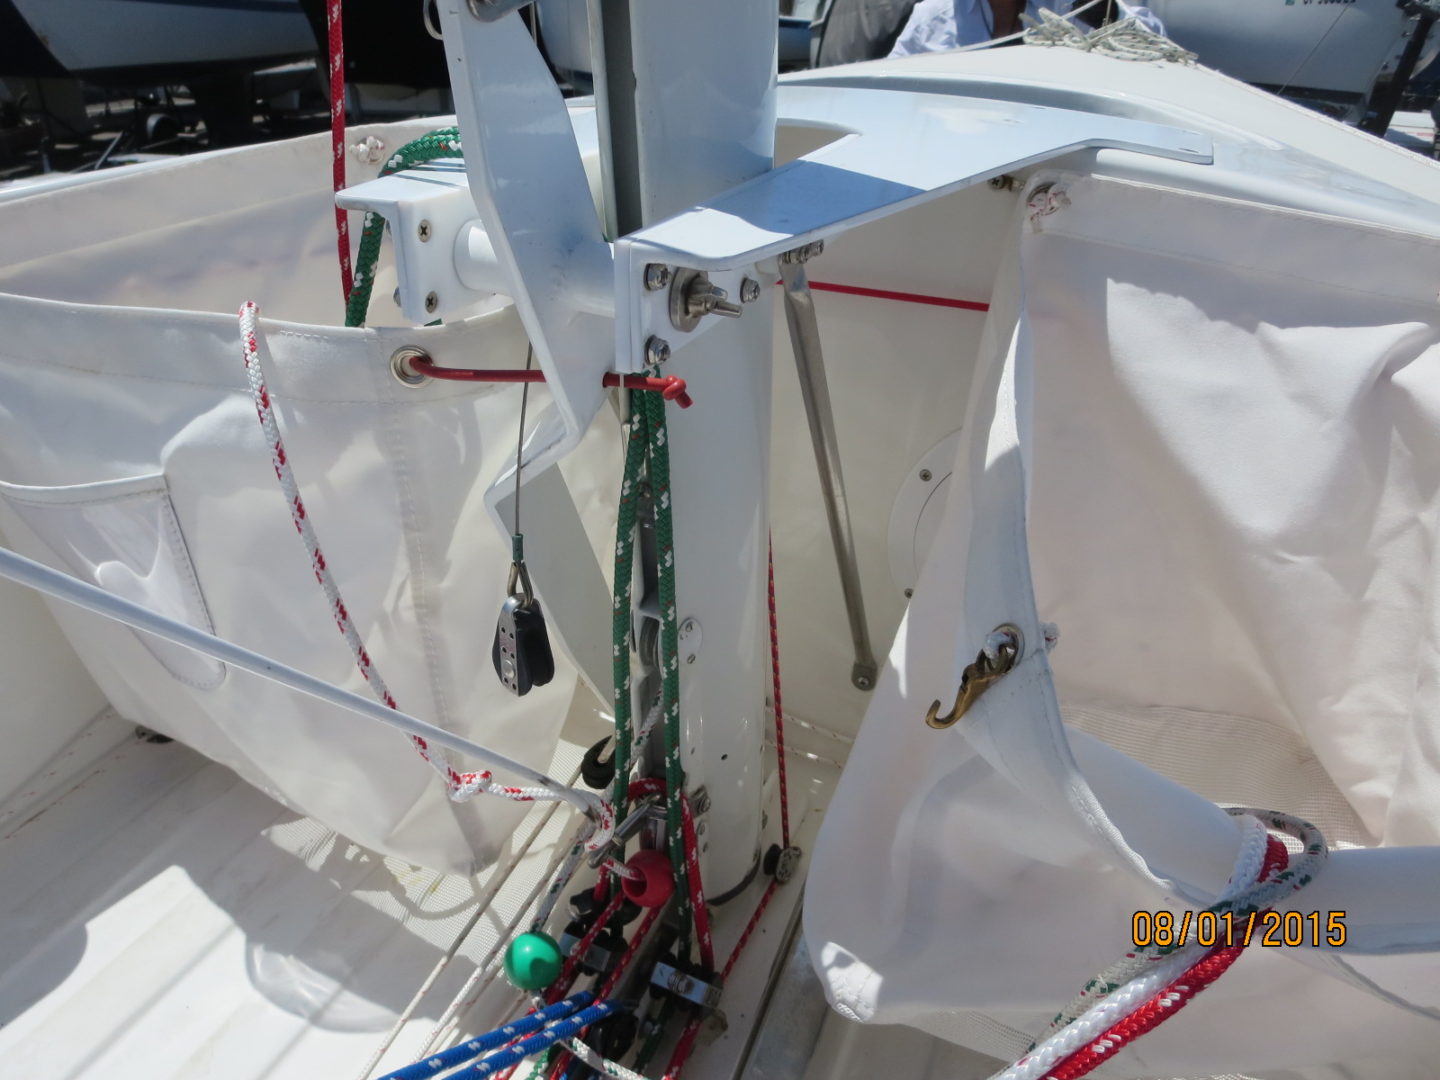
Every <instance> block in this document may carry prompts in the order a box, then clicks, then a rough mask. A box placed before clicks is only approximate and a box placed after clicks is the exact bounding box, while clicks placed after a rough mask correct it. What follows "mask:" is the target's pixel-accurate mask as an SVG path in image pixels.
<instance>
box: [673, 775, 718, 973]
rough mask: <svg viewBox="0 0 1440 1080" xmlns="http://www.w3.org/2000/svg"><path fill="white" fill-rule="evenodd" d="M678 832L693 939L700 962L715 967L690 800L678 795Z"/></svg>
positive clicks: (698, 844)
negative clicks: (683, 853) (693, 925)
mask: <svg viewBox="0 0 1440 1080" xmlns="http://www.w3.org/2000/svg"><path fill="white" fill-rule="evenodd" d="M680 834H681V836H682V837H683V838H684V841H685V877H686V880H687V881H688V883H689V886H690V907H691V909H692V910H693V912H694V917H695V940H696V942H697V943H698V944H699V946H700V963H701V964H702V965H703V966H704V967H705V968H707V969H713V968H714V967H715V944H714V942H713V941H712V940H711V938H710V909H709V908H707V907H706V906H705V889H704V886H702V885H701V883H700V843H699V839H698V837H697V836H696V834H695V818H694V817H693V816H692V815H691V813H690V800H689V799H687V798H686V797H685V796H684V795H683V794H682V795H681V796H680Z"/></svg>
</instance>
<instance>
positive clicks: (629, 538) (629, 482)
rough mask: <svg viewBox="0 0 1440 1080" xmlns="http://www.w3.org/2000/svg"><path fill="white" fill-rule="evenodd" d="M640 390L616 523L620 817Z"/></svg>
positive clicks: (634, 399)
mask: <svg viewBox="0 0 1440 1080" xmlns="http://www.w3.org/2000/svg"><path fill="white" fill-rule="evenodd" d="M640 397H641V392H640V391H638V390H632V391H630V416H631V421H630V439H629V442H628V445H627V446H626V448H625V476H624V479H623V480H622V481H621V483H620V510H619V515H618V521H617V522H616V526H615V611H614V622H613V628H612V629H613V633H614V649H613V652H614V673H615V754H614V758H615V792H614V795H613V796H612V798H613V800H614V803H615V813H616V815H617V820H620V819H623V818H624V817H625V815H626V813H627V812H628V810H629V805H630V744H631V741H632V740H633V739H634V734H633V725H632V718H631V713H630V595H631V589H632V588H633V582H634V561H635V511H636V509H637V504H638V501H639V497H640V472H641V469H642V467H643V466H644V464H645V442H646V435H647V433H648V432H647V428H646V424H645V414H644V411H643V409H642V407H641V404H640V400H639V399H640Z"/></svg>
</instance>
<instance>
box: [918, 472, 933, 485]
mask: <svg viewBox="0 0 1440 1080" xmlns="http://www.w3.org/2000/svg"><path fill="white" fill-rule="evenodd" d="M933 475H934V473H932V472H931V471H930V470H929V469H921V470H920V479H921V480H923V481H924V482H925V483H927V484H928V483H929V482H930V477H931V476H933Z"/></svg>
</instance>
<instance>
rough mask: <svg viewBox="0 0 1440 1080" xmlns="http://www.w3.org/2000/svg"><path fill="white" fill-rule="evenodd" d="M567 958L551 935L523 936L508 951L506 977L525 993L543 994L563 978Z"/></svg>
mask: <svg viewBox="0 0 1440 1080" xmlns="http://www.w3.org/2000/svg"><path fill="white" fill-rule="evenodd" d="M564 966H565V958H564V957H563V956H561V955H560V946H559V945H557V944H555V939H554V938H552V937H551V936H550V935H549V934H539V933H535V934H521V935H519V936H518V937H517V938H515V940H514V941H512V942H510V947H509V948H508V949H506V950H505V977H506V978H507V979H509V980H510V981H511V982H512V983H513V984H514V985H515V986H516V987H518V988H519V989H521V990H543V989H545V987H547V986H549V985H550V984H551V983H553V982H554V981H555V980H556V979H558V978H559V977H560V969H561V968H562V967H564Z"/></svg>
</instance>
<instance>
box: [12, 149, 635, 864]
mask: <svg viewBox="0 0 1440 1080" xmlns="http://www.w3.org/2000/svg"><path fill="white" fill-rule="evenodd" d="M429 126H430V125H428V124H427V125H425V128H428V127H429ZM421 130H424V129H422V128H419V127H417V126H416V125H413V124H412V125H409V126H401V125H387V126H381V127H373V128H366V129H361V130H359V131H358V132H355V133H353V134H354V135H355V137H356V138H360V139H362V140H363V138H364V136H365V135H367V134H373V135H376V136H377V137H379V138H381V139H382V141H383V142H384V143H385V144H386V145H388V146H391V147H394V146H398V145H400V144H402V143H404V142H405V141H407V140H408V139H409V138H412V137H413V136H414V135H416V134H419V133H420V131H421ZM365 168H367V169H368V171H369V172H370V173H371V174H372V175H373V172H374V170H375V168H378V166H374V165H371V166H366V167H365ZM353 169H354V166H353V165H352V170H353ZM328 177H329V151H328V142H327V141H326V137H325V136H315V137H313V138H306V139H300V140H294V141H291V142H282V143H273V144H269V145H266V146H262V147H247V148H245V149H244V150H242V151H236V152H232V153H228V154H218V155H205V156H203V157H197V158H192V159H182V160H179V161H176V162H173V163H170V164H167V165H164V166H162V167H142V168H141V169H139V170H126V171H125V172H124V173H121V174H116V175H115V176H114V177H113V178H104V179H97V180H95V181H94V182H92V183H88V184H85V185H82V186H79V187H66V188H61V189H59V190H53V191H37V193H34V194H27V193H25V192H21V193H20V194H19V195H18V196H15V197H13V198H9V199H6V200H3V201H0V237H4V241H3V244H0V328H3V330H0V531H3V533H4V535H5V538H6V540H7V541H8V542H9V544H10V545H12V546H14V547H15V548H16V549H18V550H20V551H21V552H23V553H24V554H26V555H29V556H31V557H33V558H36V559H39V560H41V561H43V562H46V563H48V564H49V565H51V566H54V567H56V568H57V569H61V570H64V571H65V572H67V573H71V574H74V575H76V576H78V577H80V578H82V579H84V580H86V581H89V582H90V583H92V584H96V585H100V586H102V587H104V588H106V589H109V590H111V591H113V592H115V593H117V594H119V595H121V596H124V597H126V598H127V599H130V600H134V601H137V602H139V603H142V604H145V605H146V606H149V607H152V608H154V609H156V610H158V611H160V612H162V613H164V614H167V615H170V616H172V617H174V618H177V619H181V620H183V621H185V622H188V623H190V624H191V625H193V626H197V627H199V628H201V629H204V630H207V631H211V632H213V633H215V634H218V635H219V636H221V637H223V638H227V639H229V640H231V641H234V642H236V643H238V644H240V645H243V646H245V647H247V648H250V649H253V650H256V651H258V652H261V653H263V654H266V655H269V656H273V657H275V658H276V659H278V660H281V661H282V662H284V663H287V664H289V665H291V666H293V667H298V668H300V669H301V670H304V671H307V672H309V673H311V674H313V675H316V676H319V677H321V678H324V679H327V680H329V681H332V682H335V683H339V684H341V685H343V686H345V687H347V688H348V689H351V690H354V691H356V692H358V693H362V694H368V693H369V690H368V688H367V686H366V682H365V680H364V679H363V678H362V677H361V675H360V674H359V672H358V671H357V669H356V666H355V662H354V660H353V659H352V657H351V654H350V651H349V649H348V647H347V645H346V643H345V641H344V640H343V639H342V638H341V636H340V634H339V633H337V632H336V627H335V620H334V618H333V616H332V614H331V611H330V609H329V604H328V602H327V600H326V598H325V596H324V594H323V593H322V592H321V589H320V587H319V586H318V585H317V583H316V579H315V574H314V572H313V570H312V567H311V560H310V556H309V554H308V553H307V552H306V549H305V547H304V545H303V544H302V543H301V542H300V540H299V539H298V538H297V536H296V529H295V526H294V525H293V524H292V521H291V513H290V509H289V507H288V505H287V500H286V498H285V496H284V495H283V494H282V492H281V489H280V486H279V484H278V483H277V482H276V476H275V472H274V468H273V466H272V462H271V451H270V447H269V444H268V441H267V440H266V438H265V436H264V435H263V433H262V431H261V428H260V425H259V424H258V423H257V420H256V414H255V407H254V404H253V403H252V400H251V397H250V393H249V389H248V387H247V382H246V373H245V367H244V364H243V361H242V356H241V349H240V336H239V329H238V324H237V319H236V315H235V312H236V311H237V309H238V308H239V305H240V304H241V303H242V302H243V301H245V300H254V301H257V302H258V303H259V304H260V306H261V310H262V313H263V315H264V316H266V318H264V319H263V320H262V322H261V326H260V338H261V362H262V364H263V367H264V372H265V377H266V380H267V382H268V385H269V389H270V392H271V397H272V402H273V406H274V410H275V413H276V415H277V417H278V421H279V425H280V428H281V431H282V434H283V436H284V439H285V442H286V448H287V450H288V453H289V458H290V464H291V465H292V467H293V469H294V471H295V474H296V477H297V479H298V481H299V486H300V491H301V494H302V496H303V499H304V502H305V505H306V508H307V510H308V513H309V516H310V519H311V521H312V524H313V525H314V527H315V529H316V531H317V533H318V537H319V540H320V543H321V545H322V547H323V550H324V554H325V557H326V561H327V564H328V566H329V569H330V571H331V573H332V574H333V575H334V576H335V578H336V579H337V582H338V584H339V587H340V592H341V594H342V596H343V597H344V600H345V602H346V604H347V605H348V608H349V612H350V614H351V616H352V618H353V620H354V622H355V624H356V626H357V628H358V629H359V631H360V634H361V636H362V637H363V639H364V641H365V644H366V646H367V647H368V651H369V653H370V655H371V656H372V657H373V659H374V662H375V664H376V665H377V666H378V667H379V669H380V670H381V672H382V673H383V675H384V678H385V680H386V682H387V683H388V684H389V687H390V689H391V690H392V692H393V694H394V696H395V698H396V699H397V701H398V704H399V706H400V708H402V709H404V710H405V711H407V712H410V713H412V714H413V715H415V716H417V717H419V718H421V719H424V720H428V721H430V722H432V723H436V724H439V725H441V726H442V727H445V728H447V729H449V730H451V731H454V732H456V733H458V734H461V735H465V736H467V737H469V738H471V739H474V740H476V741H479V742H481V743H484V744H486V745H488V746H490V747H492V748H494V749H495V750H497V751H499V752H501V753H504V754H507V755H509V756H511V757H513V758H516V759H519V760H521V761H524V762H525V763H527V764H529V765H530V766H532V767H534V768H538V769H545V768H546V767H547V766H548V765H549V764H550V761H551V756H552V754H553V752H554V750H555V746H556V742H557V740H558V738H559V732H560V728H561V725H562V723H563V722H564V720H565V718H566V715H567V712H568V710H569V709H570V708H571V704H572V700H573V699H575V695H576V691H577V676H576V671H575V668H574V666H573V665H572V664H571V663H569V662H568V661H567V659H566V658H565V656H563V655H560V656H557V666H558V672H557V674H556V676H555V679H554V681H553V682H551V683H550V684H549V685H547V686H545V687H543V688H537V689H535V690H533V691H532V692H531V693H530V694H529V695H528V696H526V697H525V698H523V699H517V698H515V697H513V696H511V695H510V694H509V693H508V692H506V691H505V690H504V689H503V688H502V687H501V685H500V683H499V681H498V679H497V678H496V676H495V674H494V672H493V670H492V668H491V659H490V647H491V640H492V637H493V635H494V633H495V622H496V617H497V615H498V613H499V611H500V607H501V604H502V602H503V600H504V595H505V588H506V578H507V571H508V569H509V565H510V554H511V553H510V544H509V540H508V538H507V537H506V536H504V535H503V534H502V532H501V531H500V530H498V529H497V528H496V526H495V523H494V521H493V520H492V517H491V513H490V511H489V510H487V506H486V490H487V488H488V487H489V485H490V484H491V483H492V482H493V481H495V479H496V478H497V477H499V476H501V475H503V474H504V473H505V471H506V470H507V469H508V468H509V467H510V464H511V462H513V459H514V456H515V453H516V438H517V434H518V432H517V424H518V414H519V404H520V392H519V388H518V387H506V388H500V387H496V386H489V385H484V384H478V385H477V384H462V383H441V382H436V383H431V384H429V385H425V386H420V387H410V386H405V385H402V384H401V383H400V382H399V381H398V380H397V379H396V378H394V376H393V375H392V373H391V367H390V358H391V355H392V353H393V352H394V351H395V350H396V349H398V348H400V347H401V346H415V347H419V348H421V349H423V350H425V351H426V352H428V353H429V354H430V355H431V356H432V357H433V358H434V359H435V361H436V362H437V363H440V364H448V365H449V366H453V367H466V366H476V365H488V366H493V367H523V366H524V363H525V356H526V341H525V336H524V333H523V330H522V329H521V327H520V325H519V321H518V319H517V318H515V317H514V315H513V312H511V311H509V310H499V311H496V312H494V313H492V314H490V315H485V316H480V317H477V318H473V319H469V320H466V321H464V322H460V323H456V324H454V325H447V326H433V327H423V328H398V327H392V328H377V329H343V328H340V327H338V326H337V325H336V324H337V323H339V322H340V321H341V318H342V302H341V298H340V290H339V285H338V274H337V273H336V268H335V261H334V231H333V230H334V226H333V216H332V214H331V211H330V197H331V196H330V193H329V191H328V189H327V180H328ZM362 178H363V177H361V176H355V177H352V179H355V180H357V181H358V180H359V179H362ZM356 231H357V232H358V226H357V228H356ZM391 285H393V271H392V272H391V278H390V281H389V282H388V283H387V282H386V281H385V280H384V279H383V278H382V281H381V285H380V286H379V287H377V289H376V301H375V304H374V307H375V309H376V312H377V314H380V315H383V314H385V312H386V311H387V310H390V311H393V309H391V308H390V301H389V289H390V286H391ZM546 404H547V395H546V394H545V391H544V389H543V388H539V389H537V390H535V391H533V397H532V400H531V406H532V408H531V414H530V415H531V417H532V418H533V417H535V416H536V415H537V413H538V412H540V411H541V409H543V407H544V406H545V405H546ZM609 462H610V459H609V458H608V457H605V456H603V455H602V458H601V460H600V462H599V465H600V469H601V471H602V472H603V473H608V472H610V471H613V470H610V469H609V468H608V465H609ZM557 484H558V487H557ZM531 488H535V489H536V490H535V491H534V492H533V493H532V492H531V491H530V489H531ZM527 495H528V505H529V507H530V510H528V511H526V512H527V513H528V514H529V515H530V518H531V520H537V519H539V518H540V517H542V516H544V515H547V514H548V515H549V516H550V518H551V520H554V521H561V524H564V522H566V521H568V522H569V525H570V526H571V527H572V533H573V532H574V530H576V529H578V524H579V517H578V515H577V512H576V510H575V508H574V506H573V503H572V502H571V501H570V498H569V495H568V494H567V493H566V487H565V485H564V484H563V483H559V482H558V473H554V472H553V471H552V473H550V474H544V475H542V476H538V477H535V478H533V479H529V478H527ZM607 503H609V504H610V505H612V506H613V503H610V502H609V499H607V498H600V499H595V500H593V501H592V504H591V506H590V507H589V510H588V511H587V512H593V513H592V514H591V516H595V517H598V518H599V519H601V523H600V524H599V525H597V528H598V529H599V531H601V532H603V531H604V523H603V519H604V517H605V513H606V509H605V508H606V504H607ZM562 504H563V507H566V508H568V510H567V511H566V512H567V513H568V515H569V516H568V518H563V520H562V517H563V515H559V516H557V515H556V514H555V513H554V511H555V509H556V507H557V506H562ZM611 512H612V513H613V511H611ZM609 520H611V521H612V522H613V518H611V519H609ZM612 529H613V525H612ZM551 531H552V532H553V531H554V530H551ZM561 531H563V530H561ZM579 535H581V536H583V535H584V534H583V532H581V533H580V534H579ZM541 539H543V538H541V537H537V538H536V545H535V547H536V550H537V551H538V550H540V549H541V548H542V545H541V543H540V540H541ZM611 539H612V540H613V533H612V537H611ZM567 561H568V562H569V563H571V564H574V565H575V566H576V567H582V564H585V563H586V562H587V561H588V568H589V571H590V572H591V573H592V574H593V576H594V580H595V582H596V583H598V585H597V587H598V588H599V589H600V600H601V604H602V605H604V606H602V608H601V610H599V611H598V612H597V613H596V614H597V615H598V617H599V624H600V625H601V626H602V627H608V625H609V614H608V604H606V603H605V596H604V590H603V580H602V578H601V576H600V572H599V569H598V567H597V566H596V565H595V563H594V553H593V548H591V547H590V546H589V545H588V544H587V545H586V546H585V547H584V549H583V550H578V551H573V552H570V553H568V554H567ZM532 567H533V564H532ZM577 572H578V570H577ZM555 581H556V575H554V574H550V575H546V574H537V576H536V586H537V589H538V590H539V592H540V595H541V599H542V602H543V601H545V598H546V590H547V588H549V587H550V586H552V585H554V584H555ZM53 610H54V613H55V615H56V617H57V618H58V619H59V621H60V624H61V626H62V628H63V629H64V630H65V632H66V634H67V635H68V637H69V639H70V641H71V642H72V644H73V645H74V646H75V649H76V651H77V652H78V654H79V656H80V657H81V659H82V660H83V661H84V663H85V664H86V666H87V667H88V668H89V670H90V672H91V673H92V674H93V675H94V677H95V679H96V681H97V682H98V683H99V685H100V687H101V688H102V689H103V690H104V692H105V693H106V695H107V696H108V697H109V699H110V701H111V703H112V704H113V705H114V706H115V708H116V709H117V710H119V712H120V713H121V714H122V715H124V716H125V717H127V718H129V719H131V720H134V721H136V722H138V723H142V724H145V725H147V726H149V727H152V728H154V729H155V730H157V731H160V732H163V733H165V734H167V735H171V736H174V737H176V738H178V739H180V740H182V741H184V742H185V743H187V744H189V745H190V746H192V747H194V748H196V749H198V750H200V751H202V752H203V753H205V754H207V755H209V756H210V757H212V758H214V759H215V760H217V761H220V762H222V763H224V764H226V765H228V766H230V767H232V768H233V769H235V770H236V771H237V772H238V773H240V775H242V776H243V777H245V778H246V779H247V780H249V781H250V782H251V783H253V784H255V785H256V786H258V787H260V788H261V789H262V790H264V791H265V792H267V793H268V794H270V795H272V796H273V797H275V798H277V799H279V800H281V801H282V802H284V803H285V804H286V805H288V806H290V807H292V808H294V809H295V810H297V811H300V812H302V813H305V814H308V815H311V816H313V817H315V818H317V819H319V820H320V821H322V822H324V823H325V824H326V825H328V826H329V827H331V828H333V829H336V830H337V831H339V832H341V833H342V834H344V835H345V836H347V837H348V838H349V839H351V840H353V841H355V842H357V843H359V844H362V845H364V846H365V847H368V848H370V849H372V850H375V851H379V852H381V853H384V854H388V855H394V856H397V857H400V858H403V859H406V860H408V861H410V862H413V863H419V864H422V865H425V866H429V867H432V868H435V869H440V870H453V871H459V872H468V871H471V870H473V869H475V868H477V867H480V866H483V865H486V864H488V863H489V862H491V861H492V860H493V859H494V858H495V857H496V855H497V853H498V852H499V850H500V849H501V847H502V845H503V844H504V843H505V842H506V840H507V838H508V837H509V835H510V833H511V832H512V831H513V829H514V827H515V826H516V825H517V824H518V822H519V820H520V818H521V817H522V816H523V815H524V813H525V810H526V806H525V805H523V804H516V803H511V802H506V801H503V800H500V799H497V798H488V797H485V796H479V797H477V798H476V799H475V800H474V801H471V802H468V803H455V802H451V801H450V800H449V799H448V798H447V794H446V790H445V786H444V784H443V783H442V781H441V780H440V779H439V778H438V777H437V776H436V775H435V773H434V772H433V771H432V770H431V768H430V767H429V766H428V765H426V764H425V763H424V762H422V761H421V760H420V758H419V757H418V756H417V755H416V754H415V753H414V752H413V750H412V749H411V747H410V746H409V745H408V743H407V741H406V739H405V737H404V736H402V735H400V734H398V733H397V732H395V731H393V730H391V729H389V728H386V727H383V726H379V725H376V724H374V723H373V722H371V721H369V720H364V719H360V718H358V717H356V716H354V715H353V714H350V713H347V712H346V711H344V710H342V709H339V708H336V707H333V706H329V705H325V704H322V703H320V702H318V701H316V700H314V699H311V698H307V697H304V696H302V695H299V694H296V693H293V692H290V691H288V690H285V689H283V688H280V687H278V686H276V685H275V684H273V683H269V682H266V681H265V680H263V679H260V678H258V677H256V676H253V675H250V674H248V673H246V672H242V671H237V670H227V668H226V667H225V665H222V664H219V663H217V662H214V661H211V660H208V659H206V658H205V657H203V656H198V655H196V654H194V653H192V652H190V651H188V650H185V649H183V648H180V647H178V646H172V645H169V644H167V643H165V642H162V641H159V640H157V639H154V638H151V637H147V636H144V635H141V634H139V633H137V632H134V631H131V630H130V629H128V628H126V627H124V626H121V625H119V624H116V623H111V622H109V621H107V620H105V619H102V618H100V617H99V616H93V615H89V614H85V613H82V612H79V611H77V610H75V609H72V608H69V607H67V606H66V605H63V604H58V603H57V604H55V605H53ZM602 632H603V631H602ZM552 640H555V643H556V645H557V647H558V646H560V645H563V642H562V641H560V640H559V639H558V636H556V635H555V634H554V623H553V622H552ZM605 660H606V663H608V650H607V651H606V652H605ZM601 689H602V692H606V690H607V688H601ZM453 764H454V765H455V767H456V768H458V769H460V770H467V769H474V768H477V767H478V766H477V765H476V763H474V762H467V761H465V760H463V759H459V758H458V757H457V758H456V759H454V760H453ZM497 779H500V780H501V781H503V780H504V779H505V778H504V777H503V776H500V777H497Z"/></svg>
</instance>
